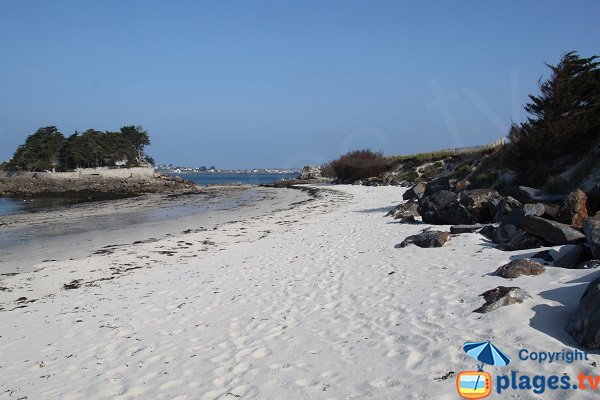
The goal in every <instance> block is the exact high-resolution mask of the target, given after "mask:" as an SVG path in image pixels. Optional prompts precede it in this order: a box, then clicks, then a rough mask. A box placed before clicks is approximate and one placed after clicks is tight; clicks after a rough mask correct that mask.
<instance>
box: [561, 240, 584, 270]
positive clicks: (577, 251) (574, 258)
mask: <svg viewBox="0 0 600 400" xmlns="http://www.w3.org/2000/svg"><path fill="white" fill-rule="evenodd" d="M591 258H592V252H591V251H590V248H589V247H588V246H587V245H585V244H578V245H577V246H575V247H573V248H572V249H570V250H569V251H567V252H566V253H565V254H564V255H563V256H562V257H560V258H559V259H558V260H556V261H555V262H554V266H555V267H559V268H569V269H574V268H576V267H577V266H578V265H579V264H581V263H582V262H584V261H588V260H589V259H591Z"/></svg>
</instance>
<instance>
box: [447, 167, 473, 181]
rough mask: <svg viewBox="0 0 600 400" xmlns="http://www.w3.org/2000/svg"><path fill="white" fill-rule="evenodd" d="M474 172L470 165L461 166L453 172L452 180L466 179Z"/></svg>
mask: <svg viewBox="0 0 600 400" xmlns="http://www.w3.org/2000/svg"><path fill="white" fill-rule="evenodd" d="M472 171H473V167H471V165H469V164H462V165H459V166H458V167H456V168H455V169H454V171H452V178H454V179H464V178H465V177H466V176H467V175H469V174H470V173H471V172H472Z"/></svg>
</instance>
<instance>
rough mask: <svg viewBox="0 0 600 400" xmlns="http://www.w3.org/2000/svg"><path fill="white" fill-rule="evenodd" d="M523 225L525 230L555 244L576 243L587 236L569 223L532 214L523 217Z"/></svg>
mask: <svg viewBox="0 0 600 400" xmlns="http://www.w3.org/2000/svg"><path fill="white" fill-rule="evenodd" d="M521 226H522V227H523V229H524V230H525V231H527V232H529V233H531V234H532V235H535V236H537V237H540V238H542V239H544V240H545V241H547V242H548V243H551V244H553V245H558V244H575V243H578V242H580V241H582V240H583V239H584V238H585V236H584V235H583V233H581V232H579V231H578V230H576V229H573V228H571V227H570V226H569V225H565V224H561V223H560V222H556V221H550V220H547V219H544V218H540V217H535V216H531V215H530V216H527V217H525V218H524V219H523V222H522V223H521Z"/></svg>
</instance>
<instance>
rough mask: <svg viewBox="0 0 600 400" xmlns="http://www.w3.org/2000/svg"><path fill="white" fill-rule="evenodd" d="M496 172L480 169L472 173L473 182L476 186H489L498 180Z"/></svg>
mask: <svg viewBox="0 0 600 400" xmlns="http://www.w3.org/2000/svg"><path fill="white" fill-rule="evenodd" d="M498 177H499V175H498V173H497V172H496V171H490V170H483V169H482V170H480V171H477V172H476V173H475V174H473V177H472V178H473V184H474V185H475V186H476V187H491V186H492V185H493V184H494V183H495V182H496V181H497V180H498Z"/></svg>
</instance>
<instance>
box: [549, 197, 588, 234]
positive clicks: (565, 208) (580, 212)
mask: <svg viewBox="0 0 600 400" xmlns="http://www.w3.org/2000/svg"><path fill="white" fill-rule="evenodd" d="M586 203H587V196H586V194H585V193H584V192H583V190H581V189H577V190H575V191H574V192H571V193H570V194H569V196H567V198H566V199H565V201H564V202H563V204H562V205H561V206H560V208H559V209H558V213H557V214H556V220H557V221H558V222H562V223H563V224H567V225H573V226H578V227H581V226H582V225H583V220H584V219H586V218H587V217H588V210H587V206H586Z"/></svg>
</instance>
